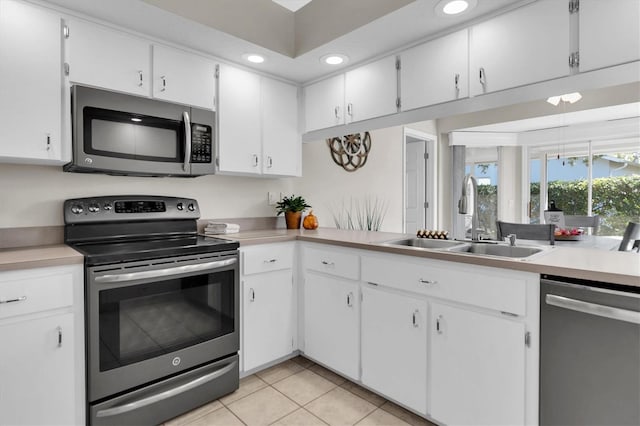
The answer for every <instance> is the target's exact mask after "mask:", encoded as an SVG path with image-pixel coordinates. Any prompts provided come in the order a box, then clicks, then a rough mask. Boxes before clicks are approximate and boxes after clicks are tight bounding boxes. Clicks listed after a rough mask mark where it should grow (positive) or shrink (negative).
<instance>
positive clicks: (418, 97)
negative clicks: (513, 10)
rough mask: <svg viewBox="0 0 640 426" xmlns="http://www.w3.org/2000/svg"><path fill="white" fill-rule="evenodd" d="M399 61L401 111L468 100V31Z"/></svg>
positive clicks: (406, 54)
mask: <svg viewBox="0 0 640 426" xmlns="http://www.w3.org/2000/svg"><path fill="white" fill-rule="evenodd" d="M400 58H401V61H402V62H401V63H402V66H401V68H400V90H401V92H402V96H401V101H402V104H401V108H402V110H403V111H408V110H411V109H415V108H420V107H424V106H428V105H434V104H438V103H441V102H447V101H452V100H455V99H462V98H466V97H468V96H469V75H468V69H469V31H468V30H466V29H465V30H462V31H458V32H456V33H453V34H449V35H447V36H444V37H441V38H438V39H436V40H433V41H430V42H427V43H424V44H421V45H420V46H416V47H413V48H411V49H409V50H406V51H404V52H402V54H401V55H400Z"/></svg>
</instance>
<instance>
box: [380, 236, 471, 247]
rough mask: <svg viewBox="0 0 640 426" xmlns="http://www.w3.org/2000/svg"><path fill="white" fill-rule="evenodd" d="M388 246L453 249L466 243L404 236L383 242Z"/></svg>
mask: <svg viewBox="0 0 640 426" xmlns="http://www.w3.org/2000/svg"><path fill="white" fill-rule="evenodd" d="M382 244H383V245H386V246H402V247H418V248H426V249H451V248H454V247H456V246H463V245H464V243H463V242H460V241H452V240H434V239H430V238H403V239H401V240H393V241H387V242H384V243H382Z"/></svg>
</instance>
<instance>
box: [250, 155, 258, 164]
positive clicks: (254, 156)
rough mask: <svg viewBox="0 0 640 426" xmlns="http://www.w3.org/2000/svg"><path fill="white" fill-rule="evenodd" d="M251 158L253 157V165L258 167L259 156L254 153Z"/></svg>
mask: <svg viewBox="0 0 640 426" xmlns="http://www.w3.org/2000/svg"><path fill="white" fill-rule="evenodd" d="M251 158H253V167H258V156H257V155H256V154H253V155H252V156H251Z"/></svg>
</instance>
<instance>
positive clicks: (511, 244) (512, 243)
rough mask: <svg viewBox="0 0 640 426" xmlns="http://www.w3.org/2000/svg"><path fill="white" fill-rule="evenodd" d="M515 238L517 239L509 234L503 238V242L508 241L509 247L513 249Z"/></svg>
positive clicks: (514, 235)
mask: <svg viewBox="0 0 640 426" xmlns="http://www.w3.org/2000/svg"><path fill="white" fill-rule="evenodd" d="M516 237H517V236H516V234H509V235H507V236H506V237H505V241H506V240H509V245H510V246H511V247H515V245H516Z"/></svg>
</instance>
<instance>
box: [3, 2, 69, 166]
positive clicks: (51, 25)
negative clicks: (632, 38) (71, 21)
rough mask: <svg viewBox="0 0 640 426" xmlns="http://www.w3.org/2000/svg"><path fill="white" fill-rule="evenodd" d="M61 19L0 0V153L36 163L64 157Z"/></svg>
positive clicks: (23, 4) (40, 10)
mask: <svg viewBox="0 0 640 426" xmlns="http://www.w3.org/2000/svg"><path fill="white" fill-rule="evenodd" d="M61 22H62V21H61V19H60V16H58V15H55V14H53V13H51V12H48V11H46V10H43V9H39V8H37V7H34V6H30V5H28V4H25V3H22V2H17V1H12V0H1V1H0V157H4V158H6V159H8V160H15V161H20V162H23V161H24V162H30V161H31V160H33V162H35V163H48V162H51V161H52V162H62V161H63V160H65V159H63V158H62V152H61V151H62V143H61V125H62V120H61V118H60V117H61V112H62V57H61V52H62V24H61ZM34 118H36V119H34ZM69 143H71V142H70V141H69Z"/></svg>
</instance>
